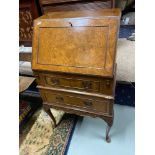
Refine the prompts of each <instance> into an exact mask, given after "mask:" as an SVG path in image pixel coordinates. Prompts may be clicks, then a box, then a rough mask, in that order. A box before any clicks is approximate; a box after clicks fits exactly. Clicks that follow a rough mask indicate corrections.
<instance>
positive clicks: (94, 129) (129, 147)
mask: <svg viewBox="0 0 155 155" xmlns="http://www.w3.org/2000/svg"><path fill="white" fill-rule="evenodd" d="M114 111H115V119H114V124H113V127H112V128H111V131H110V135H111V143H106V142H105V140H104V138H105V130H106V123H104V122H103V120H101V119H99V118H90V117H84V118H83V119H79V120H78V122H77V124H76V128H75V131H74V134H73V137H72V140H71V143H70V147H69V150H68V153H67V155H134V154H135V153H134V152H135V133H134V131H135V127H134V126H135V108H133V107H129V106H122V105H115V107H114Z"/></svg>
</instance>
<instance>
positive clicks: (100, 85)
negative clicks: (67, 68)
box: [37, 73, 114, 95]
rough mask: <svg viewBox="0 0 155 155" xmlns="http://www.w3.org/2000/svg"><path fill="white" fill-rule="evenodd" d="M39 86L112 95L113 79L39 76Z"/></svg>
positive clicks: (77, 76)
mask: <svg viewBox="0 0 155 155" xmlns="http://www.w3.org/2000/svg"><path fill="white" fill-rule="evenodd" d="M37 79H40V80H38V83H39V85H43V86H47V87H55V88H65V89H73V90H74V89H75V90H79V91H86V92H94V93H101V94H105V95H113V89H114V78H99V77H89V76H83V75H80V76H79V75H69V74H67V75H66V74H64V75H62V74H54V73H53V74H52V73H51V74H39V76H38V78H37Z"/></svg>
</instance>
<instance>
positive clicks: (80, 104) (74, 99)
mask: <svg viewBox="0 0 155 155" xmlns="http://www.w3.org/2000/svg"><path fill="white" fill-rule="evenodd" d="M41 93H43V94H44V100H46V102H48V103H52V104H54V105H55V104H56V105H63V106H65V105H67V106H71V107H75V108H79V109H86V110H88V111H94V112H102V113H104V114H109V113H111V109H110V105H111V101H110V100H108V99H102V100H101V99H100V100H97V99H93V98H91V97H89V96H83V95H81V96H77V95H74V94H70V93H67V94H62V93H61V92H52V91H47V90H46V91H45V90H44V91H43V90H42V91H41Z"/></svg>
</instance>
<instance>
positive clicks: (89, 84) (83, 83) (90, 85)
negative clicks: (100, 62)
mask: <svg viewBox="0 0 155 155" xmlns="http://www.w3.org/2000/svg"><path fill="white" fill-rule="evenodd" d="M82 86H83V88H84V89H91V88H92V83H91V82H90V81H83V82H82Z"/></svg>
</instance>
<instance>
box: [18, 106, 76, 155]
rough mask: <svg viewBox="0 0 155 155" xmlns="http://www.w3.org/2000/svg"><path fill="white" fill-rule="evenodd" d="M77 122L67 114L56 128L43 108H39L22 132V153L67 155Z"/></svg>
mask: <svg viewBox="0 0 155 155" xmlns="http://www.w3.org/2000/svg"><path fill="white" fill-rule="evenodd" d="M76 122H77V117H76V116H75V115H70V114H65V115H64V116H63V118H62V120H61V122H60V123H59V125H58V126H57V127H56V128H53V125H52V122H51V119H50V118H49V116H48V115H47V114H46V113H45V112H44V111H43V110H42V109H40V110H38V111H37V112H36V113H35V114H34V115H33V116H32V118H31V119H30V121H29V122H28V123H27V124H25V127H24V130H23V131H22V133H20V149H19V150H20V155H66V153H67V150H68V147H69V144H70V140H71V137H72V134H73V131H74V128H75V125H76Z"/></svg>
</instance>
